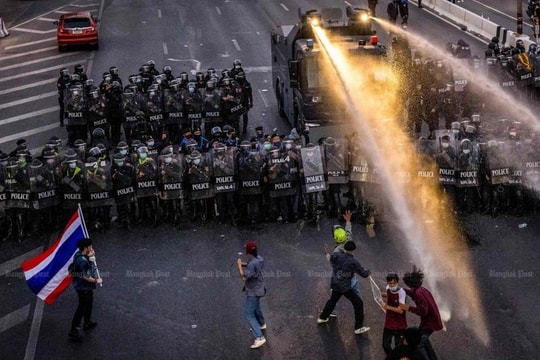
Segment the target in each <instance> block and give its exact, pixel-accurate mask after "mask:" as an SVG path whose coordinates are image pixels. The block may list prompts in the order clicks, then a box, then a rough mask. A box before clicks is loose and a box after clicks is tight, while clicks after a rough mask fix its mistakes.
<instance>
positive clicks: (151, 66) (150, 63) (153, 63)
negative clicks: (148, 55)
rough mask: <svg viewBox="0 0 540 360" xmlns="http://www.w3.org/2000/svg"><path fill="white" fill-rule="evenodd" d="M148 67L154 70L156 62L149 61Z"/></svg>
mask: <svg viewBox="0 0 540 360" xmlns="http://www.w3.org/2000/svg"><path fill="white" fill-rule="evenodd" d="M146 65H148V66H150V68H151V69H154V68H155V67H156V62H155V61H154V60H148V61H147V62H146Z"/></svg>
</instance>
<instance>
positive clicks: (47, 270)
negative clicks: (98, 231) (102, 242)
mask: <svg viewBox="0 0 540 360" xmlns="http://www.w3.org/2000/svg"><path fill="white" fill-rule="evenodd" d="M81 255H82V256H81ZM72 262H75V264H74V266H73V272H74V275H76V276H75V277H77V279H76V280H75V281H74V287H75V290H77V294H78V296H79V307H78V308H77V311H76V312H75V315H74V318H73V324H74V325H72V331H70V333H69V336H70V338H72V339H74V340H76V341H80V340H81V339H82V338H81V336H80V335H79V336H76V335H75V332H74V331H73V329H75V330H76V334H77V335H78V334H79V333H78V328H79V327H80V322H81V318H84V319H85V327H84V328H85V329H87V330H88V329H91V328H93V327H95V326H96V323H93V322H91V321H90V315H91V314H92V299H93V293H92V292H93V289H95V285H96V284H100V285H101V283H102V280H101V278H100V276H99V272H98V270H97V266H96V263H95V254H94V250H93V248H92V242H91V240H90V239H89V236H88V231H87V230H86V225H85V223H84V217H83V214H82V210H81V208H80V206H79V208H78V209H77V211H76V212H75V213H74V214H73V216H72V217H71V219H70V220H69V221H68V223H67V225H66V227H65V229H64V231H63V232H62V234H61V235H60V237H59V238H58V240H57V241H56V242H55V243H54V244H53V245H51V246H50V247H49V248H48V249H47V250H45V252H43V253H42V254H39V255H38V256H36V257H34V258H32V259H29V260H27V261H25V262H24V263H23V264H22V269H23V271H24V277H25V278H26V283H27V284H28V286H29V287H30V290H32V292H33V293H34V294H36V296H37V297H38V298H40V299H41V300H43V301H45V302H46V303H47V304H49V305H51V304H52V303H54V302H55V300H56V299H57V298H58V296H60V294H62V293H63V292H64V291H65V290H66V289H67V288H68V286H69V284H70V283H71V281H72V276H71V275H70V274H69V270H68V269H69V265H70V264H71V263H72ZM77 275H78V276H77ZM77 319H78V321H77Z"/></svg>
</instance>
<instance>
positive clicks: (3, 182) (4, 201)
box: [0, 165, 8, 212]
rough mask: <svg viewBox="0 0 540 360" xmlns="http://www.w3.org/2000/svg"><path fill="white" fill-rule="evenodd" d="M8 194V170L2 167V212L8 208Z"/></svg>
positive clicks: (0, 203)
mask: <svg viewBox="0 0 540 360" xmlns="http://www.w3.org/2000/svg"><path fill="white" fill-rule="evenodd" d="M7 195H8V194H7V192H6V168H5V167H4V166H2V165H0V212H1V211H3V210H4V209H5V208H6V205H7V198H8V196H7Z"/></svg>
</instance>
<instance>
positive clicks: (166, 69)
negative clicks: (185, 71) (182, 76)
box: [163, 65, 172, 76]
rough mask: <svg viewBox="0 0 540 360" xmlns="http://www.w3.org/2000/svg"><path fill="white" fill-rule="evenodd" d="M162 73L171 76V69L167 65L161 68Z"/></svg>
mask: <svg viewBox="0 0 540 360" xmlns="http://www.w3.org/2000/svg"><path fill="white" fill-rule="evenodd" d="M163 73H165V75H169V76H170V75H171V74H172V68H171V67H170V66H169V65H165V66H164V67H163Z"/></svg>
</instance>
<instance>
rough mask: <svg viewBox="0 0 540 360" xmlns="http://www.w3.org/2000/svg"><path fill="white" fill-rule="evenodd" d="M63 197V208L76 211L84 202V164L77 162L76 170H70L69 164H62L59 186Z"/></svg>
mask: <svg viewBox="0 0 540 360" xmlns="http://www.w3.org/2000/svg"><path fill="white" fill-rule="evenodd" d="M59 190H60V194H61V195H62V207H63V208H64V209H75V208H77V206H78V205H79V204H81V203H82V201H83V190H84V164H83V163H82V162H81V161H78V160H77V162H76V167H75V168H74V169H71V168H69V166H68V164H67V163H63V164H62V178H61V179H60V186H59Z"/></svg>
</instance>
